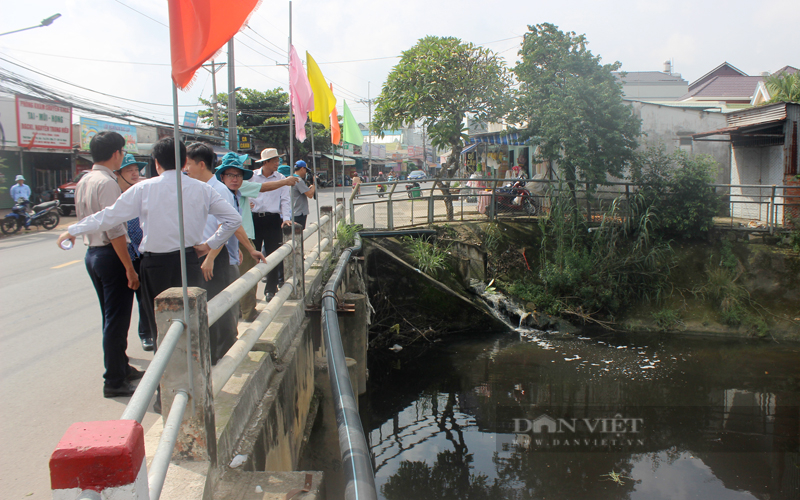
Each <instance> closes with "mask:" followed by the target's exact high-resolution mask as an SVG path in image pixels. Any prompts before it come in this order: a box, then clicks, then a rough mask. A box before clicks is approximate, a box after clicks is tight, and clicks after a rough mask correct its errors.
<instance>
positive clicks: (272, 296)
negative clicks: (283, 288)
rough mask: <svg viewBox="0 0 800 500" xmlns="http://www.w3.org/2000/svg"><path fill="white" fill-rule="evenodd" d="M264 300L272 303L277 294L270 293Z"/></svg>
mask: <svg viewBox="0 0 800 500" xmlns="http://www.w3.org/2000/svg"><path fill="white" fill-rule="evenodd" d="M264 298H265V300H266V301H267V303H269V302H271V301H272V299H274V298H275V294H274V293H268V294H267V295H266V296H265V297H264Z"/></svg>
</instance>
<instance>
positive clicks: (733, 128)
mask: <svg viewBox="0 0 800 500" xmlns="http://www.w3.org/2000/svg"><path fill="white" fill-rule="evenodd" d="M781 122H783V120H782V119H781V120H773V121H767V122H758V123H750V124H746V125H738V126H731V127H725V128H718V129H717V130H710V131H708V132H700V133H697V134H692V139H695V140H696V139H701V138H703V137H710V136H712V135H731V134H734V133H735V132H743V133H747V131H746V130H744V129H746V128H748V127H753V126H754V125H762V126H761V127H758V128H756V129H755V130H761V129H763V128H764V127H763V126H764V125H772V124H775V125H777V124H779V123H781ZM751 133H752V130H751Z"/></svg>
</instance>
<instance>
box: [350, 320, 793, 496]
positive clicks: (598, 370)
mask: <svg viewBox="0 0 800 500" xmlns="http://www.w3.org/2000/svg"><path fill="white" fill-rule="evenodd" d="M508 335H515V338H513V339H512V338H509V337H508V336H506V337H503V338H493V339H489V340H485V341H471V342H464V343H459V344H455V345H451V346H449V347H448V348H447V349H445V350H441V351H438V352H434V353H428V354H426V355H425V356H422V357H420V358H416V359H414V360H411V361H405V362H404V364H400V363H399V362H396V361H393V362H392V363H389V364H390V365H391V367H389V368H387V367H386V366H385V364H384V366H372V367H371V370H370V373H371V377H372V379H371V381H370V388H369V393H368V397H367V398H366V400H365V402H364V404H363V405H362V419H363V421H364V428H365V431H366V432H367V433H368V439H369V442H370V446H371V449H372V454H373V464H374V465H373V466H374V469H375V473H376V483H377V484H378V487H379V492H380V494H381V496H382V497H383V498H386V499H390V500H394V499H398V500H399V499H411V498H413V499H440V498H452V499H476V498H487V499H488V498H531V499H534V498H536V499H538V498H569V499H572V498H575V499H584V498H586V499H606V498H607V499H622V498H630V499H648V500H650V499H660V498H663V499H676V498H678V499H680V498H709V499H717V498H719V499H742V498H758V499H771V500H774V499H787V500H788V499H798V498H800V455H798V441H799V437H800V429H799V428H798V425H800V424H799V423H800V410H799V409H800V364H799V363H798V362H797V361H798V353H799V352H800V346H798V345H795V344H775V343H772V344H766V343H754V342H746V341H731V340H712V339H697V338H686V337H653V336H622V335H620V336H616V337H603V338H598V339H590V338H572V339H552V338H550V339H547V338H538V337H536V336H534V335H525V334H523V335H522V337H521V338H520V337H519V336H518V335H517V334H508Z"/></svg>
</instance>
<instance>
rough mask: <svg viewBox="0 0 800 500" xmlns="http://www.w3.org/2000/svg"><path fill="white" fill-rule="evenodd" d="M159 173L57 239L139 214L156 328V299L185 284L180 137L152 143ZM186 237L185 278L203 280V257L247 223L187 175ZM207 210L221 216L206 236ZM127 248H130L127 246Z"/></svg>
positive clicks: (146, 293) (147, 297)
mask: <svg viewBox="0 0 800 500" xmlns="http://www.w3.org/2000/svg"><path fill="white" fill-rule="evenodd" d="M153 160H154V161H155V166H156V171H157V172H158V177H153V178H151V179H147V180H145V181H142V182H139V183H138V184H136V185H134V186H133V187H131V188H130V189H128V190H127V191H126V192H125V193H124V194H123V195H122V196H120V197H119V199H118V200H117V201H116V203H114V204H113V205H112V206H110V207H108V208H105V209H103V210H101V211H99V212H97V213H96V214H94V215H91V216H89V217H85V218H83V219H82V220H81V221H80V222H78V223H76V224H72V225H71V226H69V230H68V231H67V232H65V233H63V234H62V235H61V236H60V237H59V238H58V244H59V245H60V244H61V242H62V241H64V240H66V239H70V240H72V241H73V242H74V240H75V236H78V235H81V234H87V233H94V232H97V231H103V230H105V229H107V228H109V227H114V226H117V225H119V224H121V223H123V222H125V221H128V220H130V219H132V218H134V217H139V222H140V224H141V227H142V233H143V236H142V243H141V245H140V246H139V251H140V252H142V261H141V264H140V269H141V281H142V287H143V290H142V296H143V298H144V302H145V305H146V306H147V309H146V312H147V315H148V321H150V326H151V331H153V332H155V331H157V330H156V323H155V310H154V303H153V300H154V299H155V297H156V296H157V295H158V294H159V293H161V292H163V291H164V290H166V289H168V288H171V287H179V286H181V266H180V239H179V233H178V227H179V226H178V201H177V188H176V186H177V184H176V183H177V176H178V175H181V174H180V170H179V169H176V162H175V143H174V141H173V139H172V138H165V139H162V140H160V141H158V142H157V143H156V144H155V146H154V147H153ZM184 163H186V146H184V144H183V143H181V144H180V165H181V167H183V165H184ZM182 197H183V206H184V211H183V221H184V241H185V245H186V249H185V250H186V278H187V282H188V285H189V286H198V287H202V286H203V276H202V272H201V270H200V261H199V257H200V256H203V255H205V254H207V253H208V252H209V250H210V249H212V248H214V249H216V248H219V247H220V246H222V245H224V244H225V242H226V241H227V240H228V238H230V237H231V236H232V235H233V233H234V232H235V231H236V228H238V227H239V226H240V225H241V223H242V218H241V216H240V215H239V213H238V212H237V211H236V209H234V208H233V207H232V206H231V205H230V203H228V202H227V201H225V200H224V199H223V198H222V196H220V194H219V193H218V192H216V191H215V190H214V189H213V188H212V187H211V186H209V185H208V184H206V183H203V182H200V181H197V180H194V179H191V178H189V177H188V176H187V177H183V178H182ZM208 214H212V215H214V216H215V217H216V218H217V220H218V221H219V222H220V226H219V228H218V229H217V230H216V231H215V232H214V234H213V235H212V236H211V237H209V238H203V231H204V229H205V226H206V222H207V218H208ZM126 254H127V251H126Z"/></svg>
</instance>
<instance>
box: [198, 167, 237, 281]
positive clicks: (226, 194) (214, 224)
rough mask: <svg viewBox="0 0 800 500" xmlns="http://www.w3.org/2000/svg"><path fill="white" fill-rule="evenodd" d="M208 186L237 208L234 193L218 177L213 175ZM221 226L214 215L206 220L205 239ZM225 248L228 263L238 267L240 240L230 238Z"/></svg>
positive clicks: (207, 182)
mask: <svg viewBox="0 0 800 500" xmlns="http://www.w3.org/2000/svg"><path fill="white" fill-rule="evenodd" d="M206 184H208V185H209V186H211V187H212V188H214V190H215V191H216V192H218V193H219V194H220V196H222V199H223V200H225V201H227V202H228V203H230V204H231V206H232V207H233V208H236V200H234V199H233V193H232V192H231V190H230V189H228V186H226V185H225V184H223V183H222V182H220V181H219V180H218V179H217V176H215V175H212V176H211V178H210V179H208V180H207V181H206ZM240 212H241V211H240ZM219 225H220V222H219V220H217V218H216V217H214V216H213V215H209V216H208V219H207V220H206V228H205V229H204V230H203V238H205V239H208V238H210V237H211V236H212V235H213V234H214V233H216V232H217V228H218V227H219ZM225 248H227V249H228V263H229V264H230V265H232V266H238V265H239V240H238V239H236V236H231V237H230V238H228V241H226V242H225Z"/></svg>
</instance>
